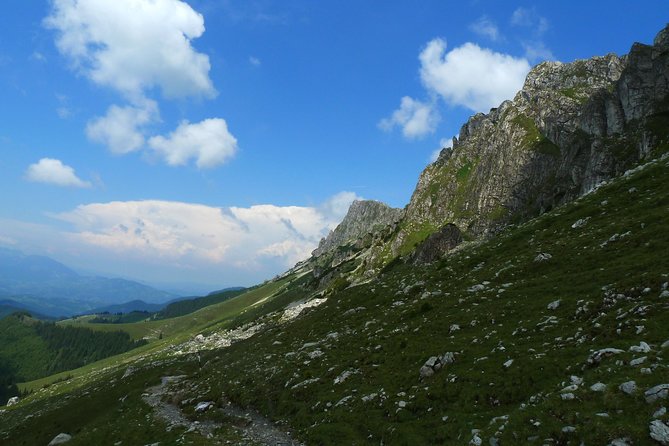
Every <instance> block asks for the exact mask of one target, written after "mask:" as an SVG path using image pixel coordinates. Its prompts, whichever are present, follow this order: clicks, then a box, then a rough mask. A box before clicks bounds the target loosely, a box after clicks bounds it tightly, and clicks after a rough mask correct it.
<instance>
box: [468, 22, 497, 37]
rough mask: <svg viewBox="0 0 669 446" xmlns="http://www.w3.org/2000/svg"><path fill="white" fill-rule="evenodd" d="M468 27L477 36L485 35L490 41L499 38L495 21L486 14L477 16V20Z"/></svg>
mask: <svg viewBox="0 0 669 446" xmlns="http://www.w3.org/2000/svg"><path fill="white" fill-rule="evenodd" d="M469 29H470V30H472V31H473V32H475V33H476V34H478V35H479V36H483V37H487V38H488V39H490V40H492V41H495V40H497V39H499V38H500V34H499V28H497V25H496V24H495V22H493V21H492V20H490V18H488V17H487V16H482V17H479V19H478V20H476V21H475V22H474V23H472V24H470V25H469Z"/></svg>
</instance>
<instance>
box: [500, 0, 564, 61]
mask: <svg viewBox="0 0 669 446" xmlns="http://www.w3.org/2000/svg"><path fill="white" fill-rule="evenodd" d="M511 24H512V25H513V26H516V27H523V28H528V29H529V30H530V31H531V33H532V37H531V39H529V40H527V39H525V40H523V41H522V42H521V43H522V45H523V48H524V49H525V57H526V58H527V59H529V60H531V61H532V62H538V61H541V60H555V56H554V55H553V52H552V51H551V50H550V49H549V48H548V47H547V46H546V44H545V43H544V41H543V40H542V37H543V35H544V34H545V33H546V31H548V29H549V28H550V24H549V23H548V19H546V18H545V17H543V16H541V15H539V14H538V13H537V11H536V9H534V8H531V9H528V8H523V7H520V8H517V9H516V10H515V11H514V12H513V14H512V15H511Z"/></svg>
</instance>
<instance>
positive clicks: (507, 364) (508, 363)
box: [502, 359, 513, 369]
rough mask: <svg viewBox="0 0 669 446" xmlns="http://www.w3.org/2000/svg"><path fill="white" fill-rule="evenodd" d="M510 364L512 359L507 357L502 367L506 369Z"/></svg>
mask: <svg viewBox="0 0 669 446" xmlns="http://www.w3.org/2000/svg"><path fill="white" fill-rule="evenodd" d="M511 364H513V359H509V360H508V361H506V362H505V363H504V364H502V365H503V366H504V368H506V369H508V368H509V367H511Z"/></svg>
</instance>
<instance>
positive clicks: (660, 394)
mask: <svg viewBox="0 0 669 446" xmlns="http://www.w3.org/2000/svg"><path fill="white" fill-rule="evenodd" d="M643 395H644V397H645V398H646V402H647V403H654V402H655V401H657V400H664V399H667V396H669V384H660V385H657V386H655V387H651V388H650V389H648V390H646V391H645V392H644V394H643Z"/></svg>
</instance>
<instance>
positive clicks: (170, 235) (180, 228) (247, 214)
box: [56, 192, 358, 274]
mask: <svg viewBox="0 0 669 446" xmlns="http://www.w3.org/2000/svg"><path fill="white" fill-rule="evenodd" d="M356 198H358V197H357V196H356V195H355V194H352V193H348V192H347V193H342V194H338V195H336V196H335V197H333V199H331V200H329V201H328V203H326V204H324V205H323V206H321V207H302V206H275V205H257V206H251V207H247V208H241V207H232V208H217V207H211V206H205V205H199V204H191V203H181V202H170V201H157V200H147V201H127V202H110V203H94V204H87V205H81V206H78V207H77V208H76V209H74V210H73V211H71V212H66V213H62V214H58V215H57V216H56V217H57V218H58V219H60V220H63V221H66V222H69V223H71V224H73V225H74V227H75V229H76V231H75V232H73V233H71V234H70V236H69V237H70V238H71V240H72V242H73V243H75V244H84V245H88V246H91V247H95V248H96V249H102V250H103V252H104V251H107V252H110V253H115V254H117V255H121V256H125V257H134V258H143V259H147V261H148V260H149V259H153V260H155V259H161V261H162V262H166V263H167V262H169V263H174V262H177V263H179V264H183V265H191V264H192V263H191V262H204V263H205V264H221V265H230V266H232V267H235V268H242V269H253V268H256V269H263V268H264V266H263V265H265V264H266V263H267V262H271V261H275V260H278V261H279V264H280V266H281V268H286V267H290V266H292V265H294V264H295V263H296V262H298V261H300V260H303V259H305V258H306V257H308V256H309V254H310V253H311V251H312V250H313V249H315V248H316V247H317V246H318V242H319V241H320V239H321V237H323V236H325V235H327V234H328V232H329V231H330V230H331V229H332V228H334V227H335V226H336V225H337V224H338V223H339V222H340V221H341V219H342V218H343V217H344V215H345V213H346V211H347V210H348V206H349V205H350V203H351V202H352V200H353V199H356ZM330 202H332V203H335V204H334V205H332V203H330ZM345 202H346V203H347V205H346V206H344V204H345ZM153 260H151V261H153ZM278 272H280V271H274V274H276V273H278Z"/></svg>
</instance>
